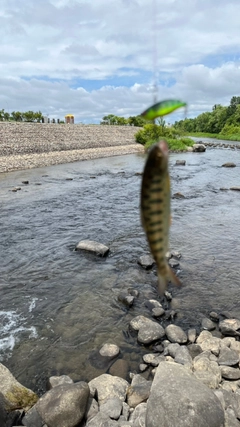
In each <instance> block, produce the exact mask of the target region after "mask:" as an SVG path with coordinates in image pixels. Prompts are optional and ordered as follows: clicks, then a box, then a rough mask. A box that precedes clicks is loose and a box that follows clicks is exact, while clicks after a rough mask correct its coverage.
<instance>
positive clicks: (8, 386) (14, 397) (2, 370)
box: [0, 363, 38, 410]
mask: <svg viewBox="0 0 240 427" xmlns="http://www.w3.org/2000/svg"><path fill="white" fill-rule="evenodd" d="M0 393H2V395H3V396H4V398H5V400H6V403H7V405H8V406H9V407H10V408H12V407H16V408H19V409H20V408H23V409H26V410H27V409H29V408H30V407H31V406H33V405H34V404H35V403H36V402H37V400H38V396H37V395H36V394H35V393H33V391H32V390H29V389H28V388H26V387H24V386H23V385H22V384H20V383H19V382H18V381H17V380H16V379H15V378H14V376H13V375H12V374H11V372H10V371H9V369H7V368H6V367H5V366H4V365H2V364H1V363H0Z"/></svg>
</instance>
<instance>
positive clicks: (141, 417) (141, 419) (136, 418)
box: [129, 403, 148, 427]
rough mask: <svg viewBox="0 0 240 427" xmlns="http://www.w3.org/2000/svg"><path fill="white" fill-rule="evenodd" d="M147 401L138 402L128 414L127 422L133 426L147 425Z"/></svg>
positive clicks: (142, 426) (141, 426) (143, 426)
mask: <svg viewBox="0 0 240 427" xmlns="http://www.w3.org/2000/svg"><path fill="white" fill-rule="evenodd" d="M146 411H147V403H140V404H139V405H138V406H137V407H136V408H135V410H134V411H133V413H132V414H131V415H130V418H129V422H130V423H131V424H130V425H131V426H133V427H145V426H146V427H148V426H147V424H146V421H145V419H146Z"/></svg>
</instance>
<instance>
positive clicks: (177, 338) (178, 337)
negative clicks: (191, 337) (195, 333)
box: [165, 325, 187, 344]
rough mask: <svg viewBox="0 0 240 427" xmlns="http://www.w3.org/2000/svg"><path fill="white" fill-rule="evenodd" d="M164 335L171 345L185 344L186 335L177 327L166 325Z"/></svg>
mask: <svg viewBox="0 0 240 427" xmlns="http://www.w3.org/2000/svg"><path fill="white" fill-rule="evenodd" d="M165 333H166V335H167V338H168V339H169V341H171V342H173V343H178V344H185V343H186V342H187V335H186V334H185V332H184V331H183V330H182V328H180V327H179V326H176V325H168V326H167V327H166V329H165Z"/></svg>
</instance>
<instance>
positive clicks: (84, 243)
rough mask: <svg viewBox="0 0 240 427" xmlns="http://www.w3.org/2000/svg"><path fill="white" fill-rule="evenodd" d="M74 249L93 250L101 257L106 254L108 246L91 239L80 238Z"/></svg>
mask: <svg viewBox="0 0 240 427" xmlns="http://www.w3.org/2000/svg"><path fill="white" fill-rule="evenodd" d="M75 249H76V251H80V250H84V251H88V252H93V253H94V254H96V255H98V256H102V257H104V256H106V255H107V254H108V252H109V248H108V247H107V246H105V245H103V244H102V243H98V242H95V241H93V240H81V241H80V242H79V243H78V244H77V246H76V248H75Z"/></svg>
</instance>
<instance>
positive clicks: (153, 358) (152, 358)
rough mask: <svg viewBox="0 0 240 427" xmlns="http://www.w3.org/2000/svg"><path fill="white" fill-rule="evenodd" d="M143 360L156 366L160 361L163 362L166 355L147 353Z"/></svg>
mask: <svg viewBox="0 0 240 427" xmlns="http://www.w3.org/2000/svg"><path fill="white" fill-rule="evenodd" d="M143 360H144V362H145V363H148V364H149V365H152V366H154V367H155V366H158V365H159V363H160V362H163V361H164V360H165V359H164V356H162V355H160V354H157V353H154V354H145V355H144V356H143Z"/></svg>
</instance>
